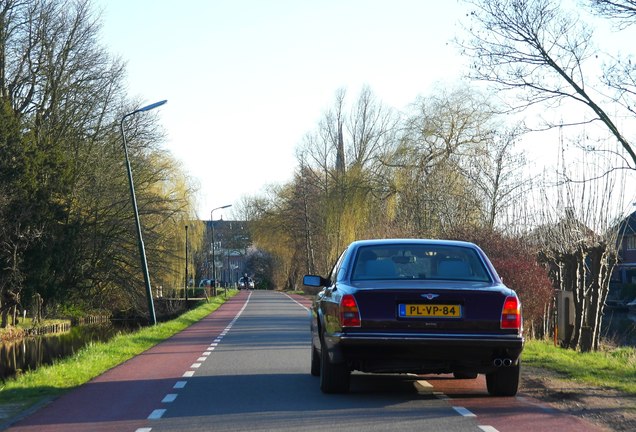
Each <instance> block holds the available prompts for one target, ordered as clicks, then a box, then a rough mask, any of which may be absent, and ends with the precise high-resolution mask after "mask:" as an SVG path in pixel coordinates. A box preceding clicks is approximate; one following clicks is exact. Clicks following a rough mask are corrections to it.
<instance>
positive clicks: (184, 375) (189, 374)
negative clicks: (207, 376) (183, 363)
mask: <svg viewBox="0 0 636 432" xmlns="http://www.w3.org/2000/svg"><path fill="white" fill-rule="evenodd" d="M182 376H183V378H190V377H192V376H194V371H187V372H186V373H184V374H183V375H182Z"/></svg>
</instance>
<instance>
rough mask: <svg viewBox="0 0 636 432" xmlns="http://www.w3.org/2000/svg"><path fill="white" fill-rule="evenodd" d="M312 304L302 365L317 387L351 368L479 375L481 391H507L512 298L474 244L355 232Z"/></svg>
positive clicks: (511, 370)
mask: <svg viewBox="0 0 636 432" xmlns="http://www.w3.org/2000/svg"><path fill="white" fill-rule="evenodd" d="M303 282H304V284H305V285H307V286H312V287H322V290H321V291H320V292H319V293H318V295H317V296H316V298H315V300H314V302H313V306H312V314H311V315H312V320H311V333H312V343H311V374H312V375H314V376H320V388H321V390H322V391H323V392H325V393H342V392H346V391H348V389H349V378H350V374H351V371H353V370H358V371H362V372H372V373H415V374H424V373H453V374H454V376H455V377H456V378H460V379H471V378H476V377H477V375H478V374H480V373H481V374H485V375H486V383H487V387H488V392H489V393H490V394H492V395H496V396H512V395H514V394H516V393H517V387H518V384H519V371H520V359H519V356H520V355H521V351H522V349H523V336H522V322H521V321H522V320H521V304H520V302H519V298H518V297H517V294H516V293H515V292H514V291H513V290H511V289H510V288H507V287H506V286H505V285H504V284H503V283H502V282H501V280H500V279H499V276H498V275H497V272H496V271H495V269H494V268H493V266H492V264H491V263H490V261H489V260H488V258H487V257H486V255H485V254H484V253H483V252H482V250H481V249H480V248H479V247H477V246H476V245H474V244H472V243H466V242H459V241H445V240H416V239H401V240H363V241H356V242H353V243H351V244H350V245H349V247H347V249H346V250H345V251H344V252H343V253H342V254H341V255H340V258H338V261H337V262H336V264H335V265H334V267H333V269H332V271H331V274H330V275H328V277H327V278H323V277H321V276H316V275H306V276H305V277H304V280H303Z"/></svg>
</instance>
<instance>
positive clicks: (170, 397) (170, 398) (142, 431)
mask: <svg viewBox="0 0 636 432" xmlns="http://www.w3.org/2000/svg"><path fill="white" fill-rule="evenodd" d="M250 297H252V293H250V295H249V296H248V297H247V300H246V301H245V304H244V305H243V307H242V308H241V310H240V311H239V312H238V313H237V314H236V316H235V317H234V319H232V322H231V323H230V324H229V325H228V326H227V327H226V328H225V329H224V330H223V331H222V332H221V333H220V334H219V336H217V337H216V338H215V339H214V342H213V343H211V344H210V346H209V347H208V348H206V350H205V352H204V353H203V354H202V357H199V358H198V359H197V363H193V364H192V366H190V368H191V369H198V368H199V367H201V362H204V361H205V360H207V358H208V357H207V356H209V355H210V354H211V351H213V350H214V348H216V347H217V346H218V345H219V343H220V342H221V340H223V336H225V335H227V333H228V332H229V331H230V329H231V328H232V325H233V324H234V323H235V322H236V320H237V319H238V317H239V316H241V314H242V313H243V311H244V310H245V308H246V307H247V304H248V303H249V301H250ZM194 372H195V371H193V370H189V371H186V372H184V374H183V375H182V376H183V377H184V378H190V377H192V376H194ZM187 383H188V382H187V381H177V382H176V384H175V385H174V386H173V387H172V388H174V389H182V388H184V387H185V386H186V384H187ZM177 396H178V394H176V393H169V394H167V395H165V396H164V398H163V400H162V401H161V402H162V403H170V402H174V401H175V399H177ZM165 413H166V410H165V409H156V410H154V411H153V412H151V413H150V415H149V416H148V420H158V419H160V418H161V417H163V415H164V414H165ZM151 431H152V428H139V429H137V430H136V431H135V432H151Z"/></svg>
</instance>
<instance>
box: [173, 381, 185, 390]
mask: <svg viewBox="0 0 636 432" xmlns="http://www.w3.org/2000/svg"><path fill="white" fill-rule="evenodd" d="M187 383H188V382H187V381H177V383H176V384H175V385H174V387H172V388H174V389H182V388H184V387H185V386H186V384H187Z"/></svg>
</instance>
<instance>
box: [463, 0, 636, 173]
mask: <svg viewBox="0 0 636 432" xmlns="http://www.w3.org/2000/svg"><path fill="white" fill-rule="evenodd" d="M466 1H467V2H468V3H470V4H472V5H473V6H474V10H473V11H472V12H471V15H470V16H471V18H472V20H473V23H472V25H471V27H470V30H469V31H470V33H471V35H472V40H471V41H469V42H468V43H461V46H462V47H463V48H464V49H465V52H466V53H468V54H469V55H471V56H472V57H473V58H474V65H473V67H472V68H471V73H470V75H471V77H473V78H476V79H480V80H485V81H488V82H491V83H493V84H495V85H496V86H497V87H498V88H499V89H503V90H513V91H515V94H516V96H518V99H517V100H518V101H519V102H518V103H514V104H512V106H511V108H513V109H524V108H527V107H529V106H531V105H536V104H541V105H542V106H543V107H550V108H554V107H558V106H559V105H560V104H562V103H564V102H565V101H572V102H574V103H576V104H578V105H580V106H584V107H586V108H587V115H586V116H585V117H583V118H577V119H572V120H567V121H566V124H582V123H592V122H600V123H601V124H603V125H604V126H605V128H606V129H607V130H608V131H609V132H610V133H611V135H612V136H613V137H614V138H615V139H616V141H617V142H618V144H619V149H622V151H623V152H624V155H625V159H624V161H623V163H622V165H623V167H627V168H631V169H636V149H635V148H634V145H633V142H632V140H631V139H630V138H628V137H627V136H626V133H625V131H624V130H622V129H621V127H620V123H619V122H618V118H620V116H622V115H624V114H626V113H631V114H633V113H634V107H636V104H635V103H634V102H636V101H635V100H634V99H633V96H634V95H635V93H634V86H633V84H634V76H633V75H632V74H633V72H632V70H633V69H631V65H630V66H629V68H627V67H623V68H621V67H620V64H615V65H613V66H609V68H608V70H607V71H606V72H605V74H604V76H603V77H602V78H601V79H600V80H599V79H596V78H595V77H594V76H593V71H594V68H595V66H596V65H597V63H598V61H599V60H598V57H599V52H598V51H597V50H596V49H595V47H594V46H593V41H594V37H593V31H592V28H591V27H590V26H588V25H587V24H586V23H585V22H584V21H582V20H581V19H580V18H579V17H578V16H577V15H576V13H575V11H573V10H566V9H565V6H564V5H563V3H561V2H555V1H551V0H524V1H521V0H466ZM597 3H598V4H599V7H601V6H600V5H601V4H603V5H604V6H608V5H609V2H597ZM619 3H621V2H619ZM622 3H623V4H626V2H622ZM601 10H603V9H601ZM622 10H623V11H627V10H629V8H623V9H622ZM617 107H621V108H622V109H623V111H618V110H617ZM548 120H549V124H548V125H549V126H550V125H556V123H555V122H554V121H553V120H550V119H548ZM550 122H552V123H551V124H550ZM557 123H558V124H560V125H562V124H563V123H562V122H557Z"/></svg>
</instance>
